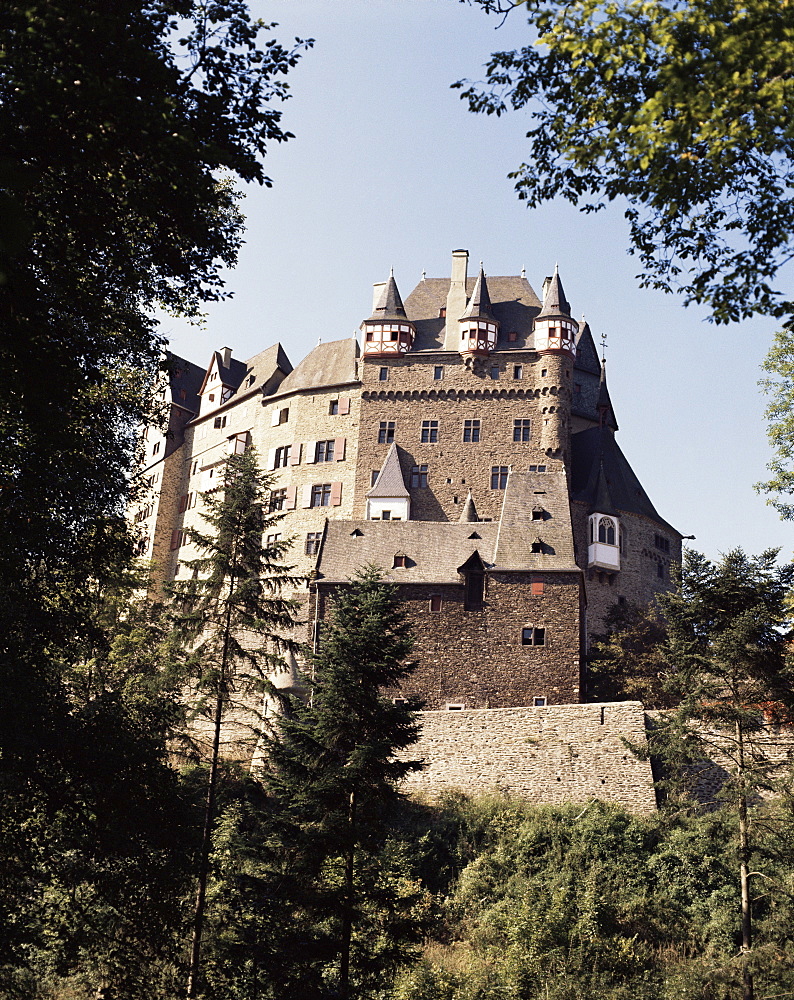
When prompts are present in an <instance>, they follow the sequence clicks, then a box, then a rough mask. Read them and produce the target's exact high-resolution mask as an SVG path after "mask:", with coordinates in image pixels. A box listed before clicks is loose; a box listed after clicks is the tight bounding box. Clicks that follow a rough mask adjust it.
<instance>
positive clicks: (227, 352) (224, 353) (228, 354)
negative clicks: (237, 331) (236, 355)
mask: <svg viewBox="0 0 794 1000" xmlns="http://www.w3.org/2000/svg"><path fill="white" fill-rule="evenodd" d="M221 360H222V361H223V367H224V368H228V367H229V362H230V361H231V360H232V349H231V347H224V348H222V349H221Z"/></svg>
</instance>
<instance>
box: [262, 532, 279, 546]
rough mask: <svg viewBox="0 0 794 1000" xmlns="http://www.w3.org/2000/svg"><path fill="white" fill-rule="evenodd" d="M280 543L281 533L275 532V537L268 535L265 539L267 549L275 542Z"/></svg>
mask: <svg viewBox="0 0 794 1000" xmlns="http://www.w3.org/2000/svg"><path fill="white" fill-rule="evenodd" d="M280 541H281V533H280V532H276V533H275V535H268V536H267V538H266V539H265V545H266V546H268V548H269V547H270V546H271V545H273V544H274V543H275V542H280Z"/></svg>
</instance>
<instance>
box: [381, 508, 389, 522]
mask: <svg viewBox="0 0 794 1000" xmlns="http://www.w3.org/2000/svg"><path fill="white" fill-rule="evenodd" d="M380 519H381V521H391V511H390V510H382V511H381V512H380Z"/></svg>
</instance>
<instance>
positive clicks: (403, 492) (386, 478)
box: [366, 444, 411, 499]
mask: <svg viewBox="0 0 794 1000" xmlns="http://www.w3.org/2000/svg"><path fill="white" fill-rule="evenodd" d="M366 495H367V497H369V498H370V499H376V498H378V497H382V498H389V499H392V498H396V497H409V496H410V495H411V494H410V493H409V491H408V489H407V487H406V485H405V480H404V479H403V473H402V469H401V468H400V456H399V454H398V452H397V445H396V444H393V445H392V446H391V448H389V450H388V452H387V454H386V458H385V459H384V460H383V465H382V466H381V470H380V472H379V473H378V478H377V479H376V480H375V482H374V483H373V485H372V487H371V489H369V490H368V491H367V494H366Z"/></svg>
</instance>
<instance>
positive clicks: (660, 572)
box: [656, 563, 664, 580]
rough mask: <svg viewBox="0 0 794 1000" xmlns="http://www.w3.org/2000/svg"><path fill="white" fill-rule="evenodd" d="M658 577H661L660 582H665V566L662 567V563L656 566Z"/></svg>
mask: <svg viewBox="0 0 794 1000" xmlns="http://www.w3.org/2000/svg"><path fill="white" fill-rule="evenodd" d="M656 575H657V576H658V577H659V579H660V580H664V566H663V565H662V563H657V564H656Z"/></svg>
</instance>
